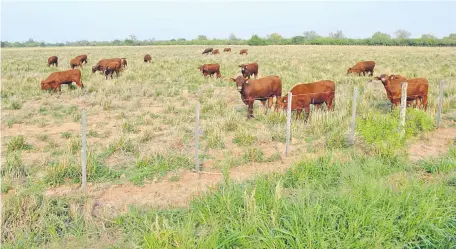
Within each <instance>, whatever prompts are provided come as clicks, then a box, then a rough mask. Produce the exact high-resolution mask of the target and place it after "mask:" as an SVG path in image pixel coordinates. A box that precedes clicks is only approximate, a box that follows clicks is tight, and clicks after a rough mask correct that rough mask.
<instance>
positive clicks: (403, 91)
mask: <svg viewBox="0 0 456 249" xmlns="http://www.w3.org/2000/svg"><path fill="white" fill-rule="evenodd" d="M406 110H407V82H402V84H401V110H400V112H399V132H400V136H401V138H402V137H404V135H405V129H404V126H405V112H406Z"/></svg>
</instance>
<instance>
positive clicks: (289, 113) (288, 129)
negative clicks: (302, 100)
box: [285, 92, 293, 156]
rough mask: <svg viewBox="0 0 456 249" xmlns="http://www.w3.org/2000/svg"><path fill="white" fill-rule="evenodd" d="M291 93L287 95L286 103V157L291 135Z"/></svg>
mask: <svg viewBox="0 0 456 249" xmlns="http://www.w3.org/2000/svg"><path fill="white" fill-rule="evenodd" d="M292 98H293V97H292V95H291V92H289V93H288V100H287V101H288V102H287V141H286V142H287V143H286V147H285V156H288V152H289V147H290V133H291V100H292Z"/></svg>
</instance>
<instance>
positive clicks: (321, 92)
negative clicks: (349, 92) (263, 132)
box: [275, 80, 336, 122]
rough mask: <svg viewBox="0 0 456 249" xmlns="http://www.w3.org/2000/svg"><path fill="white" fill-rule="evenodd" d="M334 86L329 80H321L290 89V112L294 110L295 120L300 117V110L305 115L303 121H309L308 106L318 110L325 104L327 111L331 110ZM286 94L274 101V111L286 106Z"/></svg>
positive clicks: (332, 107)
mask: <svg viewBox="0 0 456 249" xmlns="http://www.w3.org/2000/svg"><path fill="white" fill-rule="evenodd" d="M335 91H336V84H335V83H334V82H333V81H331V80H321V81H317V82H313V83H300V84H297V85H295V86H294V87H293V88H292V89H291V91H290V92H291V94H292V98H291V110H293V111H294V110H296V112H297V113H296V119H298V118H299V117H300V116H301V113H302V109H304V112H305V113H306V119H305V121H306V122H307V120H308V119H309V112H310V105H311V104H313V105H316V106H317V107H318V108H319V109H320V108H321V105H322V104H323V103H326V106H327V107H328V110H333V109H334V105H333V101H334V96H335ZM287 101H288V94H287V95H285V96H284V97H280V98H279V99H278V100H277V101H276V108H275V109H276V111H279V110H280V108H282V109H286V108H287V107H288V106H287V105H288V103H287Z"/></svg>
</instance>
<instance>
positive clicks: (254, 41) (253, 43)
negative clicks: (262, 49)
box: [247, 35, 267, 46]
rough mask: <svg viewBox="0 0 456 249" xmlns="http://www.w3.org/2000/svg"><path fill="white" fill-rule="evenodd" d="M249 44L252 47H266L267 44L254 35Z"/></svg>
mask: <svg viewBox="0 0 456 249" xmlns="http://www.w3.org/2000/svg"><path fill="white" fill-rule="evenodd" d="M247 44H248V45H250V46H262V45H266V44H267V43H266V41H265V40H264V39H262V38H261V37H259V36H258V35H252V37H251V38H250V40H249V41H248V42H247Z"/></svg>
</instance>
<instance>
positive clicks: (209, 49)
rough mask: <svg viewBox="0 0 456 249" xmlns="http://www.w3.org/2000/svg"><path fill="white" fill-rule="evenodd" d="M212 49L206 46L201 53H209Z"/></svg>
mask: <svg viewBox="0 0 456 249" xmlns="http://www.w3.org/2000/svg"><path fill="white" fill-rule="evenodd" d="M212 50H214V49H213V48H206V49H205V50H204V51H203V54H209V53H210V52H212Z"/></svg>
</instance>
